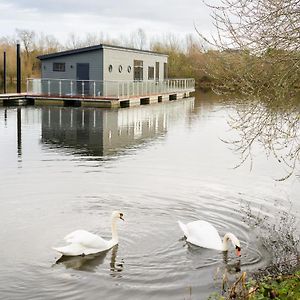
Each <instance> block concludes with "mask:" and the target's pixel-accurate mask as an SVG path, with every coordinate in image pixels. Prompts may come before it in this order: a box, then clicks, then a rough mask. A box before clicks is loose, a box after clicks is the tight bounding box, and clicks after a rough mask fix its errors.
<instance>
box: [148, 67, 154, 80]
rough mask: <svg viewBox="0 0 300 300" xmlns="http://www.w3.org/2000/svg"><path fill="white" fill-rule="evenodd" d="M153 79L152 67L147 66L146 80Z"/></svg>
mask: <svg viewBox="0 0 300 300" xmlns="http://www.w3.org/2000/svg"><path fill="white" fill-rule="evenodd" d="M153 79H154V67H148V80H153Z"/></svg>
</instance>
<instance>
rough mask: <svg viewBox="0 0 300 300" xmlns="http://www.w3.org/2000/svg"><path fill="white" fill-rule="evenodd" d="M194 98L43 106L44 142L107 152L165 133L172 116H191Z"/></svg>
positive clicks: (101, 152) (81, 150) (89, 152)
mask: <svg viewBox="0 0 300 300" xmlns="http://www.w3.org/2000/svg"><path fill="white" fill-rule="evenodd" d="M193 107H194V98H189V99H185V100H182V101H174V102H172V103H165V104H164V103H162V104H157V105H149V106H139V107H133V108H124V109H118V110H102V109H96V108H70V107H49V108H48V107H46V108H42V142H43V143H45V144H47V145H49V144H50V145H55V146H57V147H67V148H72V149H77V151H78V152H79V153H82V154H89V155H96V156H103V155H109V154H113V153H115V152H118V151H120V150H122V149H124V148H126V147H129V146H133V145H137V144H139V143H143V142H145V141H146V140H151V139H153V138H156V137H159V136H162V135H164V134H165V133H166V132H167V129H168V125H169V122H170V120H172V119H177V118H179V117H182V116H188V115H189V114H190V113H191V112H192V110H193Z"/></svg>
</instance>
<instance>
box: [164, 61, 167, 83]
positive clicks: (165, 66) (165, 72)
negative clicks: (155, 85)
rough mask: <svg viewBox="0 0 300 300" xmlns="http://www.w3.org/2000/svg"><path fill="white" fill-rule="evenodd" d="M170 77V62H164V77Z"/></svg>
mask: <svg viewBox="0 0 300 300" xmlns="http://www.w3.org/2000/svg"><path fill="white" fill-rule="evenodd" d="M167 78H168V64H167V63H164V79H167Z"/></svg>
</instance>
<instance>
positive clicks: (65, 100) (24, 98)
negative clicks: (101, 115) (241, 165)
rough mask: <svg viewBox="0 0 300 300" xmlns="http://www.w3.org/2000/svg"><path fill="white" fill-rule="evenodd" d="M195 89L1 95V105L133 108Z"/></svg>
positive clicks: (182, 96) (175, 98)
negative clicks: (123, 93)
mask: <svg viewBox="0 0 300 300" xmlns="http://www.w3.org/2000/svg"><path fill="white" fill-rule="evenodd" d="M191 92H194V90H193V89H191V90H188V91H185V92H173V93H170V92H169V93H160V94H150V95H142V96H135V97H130V98H128V97H120V98H117V97H101V96H99V97H89V96H85V97H81V96H78V95H77V96H59V95H51V96H48V95H34V94H28V93H10V94H0V105H1V104H2V105H5V106H7V105H55V106H57V105H59V106H89V107H103V108H118V107H131V106H138V105H146V104H153V103H159V102H165V101H172V100H177V99H181V98H186V97H189V96H190V93H191Z"/></svg>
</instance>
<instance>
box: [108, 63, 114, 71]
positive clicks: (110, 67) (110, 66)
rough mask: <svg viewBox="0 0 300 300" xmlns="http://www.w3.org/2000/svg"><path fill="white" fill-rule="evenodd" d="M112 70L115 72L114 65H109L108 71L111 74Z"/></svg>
mask: <svg viewBox="0 0 300 300" xmlns="http://www.w3.org/2000/svg"><path fill="white" fill-rule="evenodd" d="M112 70H113V66H112V65H109V66H108V71H109V72H110V73H111V72H112Z"/></svg>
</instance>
